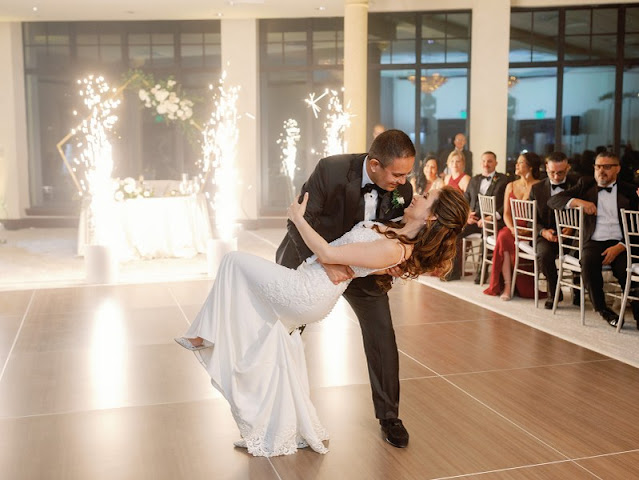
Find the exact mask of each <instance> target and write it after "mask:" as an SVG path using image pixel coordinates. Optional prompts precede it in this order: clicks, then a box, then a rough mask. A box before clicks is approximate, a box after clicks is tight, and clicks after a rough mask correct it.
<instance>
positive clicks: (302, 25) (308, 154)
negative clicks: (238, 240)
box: [259, 18, 344, 215]
mask: <svg viewBox="0 0 639 480" xmlns="http://www.w3.org/2000/svg"><path fill="white" fill-rule="evenodd" d="M259 38H260V98H261V105H260V106H261V122H260V123H261V135H260V137H261V148H260V152H261V170H262V175H261V179H262V180H261V182H262V183H261V192H262V196H261V214H262V215H275V214H276V215H280V214H282V213H283V212H284V211H285V209H286V207H287V206H288V205H289V204H290V202H291V200H292V195H293V192H295V191H299V189H300V187H301V186H302V184H303V183H304V181H305V180H306V178H307V177H308V176H309V174H310V173H311V172H312V170H313V169H314V168H315V165H316V164H317V161H318V160H319V159H320V158H322V157H323V156H324V150H325V147H326V137H327V134H326V129H325V125H324V124H325V122H326V115H327V112H329V105H328V101H329V99H330V98H338V99H339V100H340V101H341V99H342V98H343V97H342V92H341V89H342V86H343V83H344V80H343V64H344V21H343V19H342V18H312V19H310V18H308V19H290V20H260V22H259ZM325 92H327V93H326V95H324V93H325ZM333 92H334V93H333ZM311 95H314V98H315V99H316V100H317V102H316V104H317V106H318V107H319V110H314V109H313V108H311V107H310V106H309V104H308V103H307V102H306V100H310V98H311ZM322 95H324V96H323V97H322ZM320 97H322V98H320ZM314 112H315V113H317V116H316V115H315V113H314ZM289 120H294V121H295V122H296V124H297V128H298V129H299V140H298V141H297V142H296V147H297V154H296V156H295V159H294V161H295V165H294V168H290V169H289V168H288V167H287V166H286V163H285V158H284V154H283V150H282V148H283V146H284V143H283V142H285V140H286V136H287V133H286V128H285V123H286V122H287V121H289Z"/></svg>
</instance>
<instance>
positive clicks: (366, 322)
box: [344, 276, 399, 420]
mask: <svg viewBox="0 0 639 480" xmlns="http://www.w3.org/2000/svg"><path fill="white" fill-rule="evenodd" d="M372 277H374V276H372ZM372 277H368V278H361V279H354V280H353V281H352V282H351V284H350V285H349V287H348V288H347V289H346V292H344V297H345V298H346V300H347V301H348V303H349V304H350V306H351V307H352V308H353V310H354V311H355V314H356V315H357V319H358V320H359V324H360V327H361V329H362V339H363V341H364V352H365V353H366V361H367V363H368V375H369V377H370V382H371V389H372V394H373V405H374V407H375V416H376V417H377V418H378V419H380V420H381V419H387V418H397V417H398V411H399V354H398V352H397V342H396V340H395V331H394V330H393V321H392V319H391V312H390V305H389V302H388V294H386V293H381V292H378V293H377V294H376V295H371V293H367V292H366V291H364V290H363V289H362V288H360V285H359V284H360V282H364V284H366V283H368V282H370V281H371V280H373V279H374V278H372Z"/></svg>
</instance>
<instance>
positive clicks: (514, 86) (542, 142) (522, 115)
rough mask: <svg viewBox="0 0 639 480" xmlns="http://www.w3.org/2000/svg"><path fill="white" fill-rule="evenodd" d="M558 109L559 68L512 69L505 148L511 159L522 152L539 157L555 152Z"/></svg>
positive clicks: (509, 84)
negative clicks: (534, 153) (536, 153)
mask: <svg viewBox="0 0 639 480" xmlns="http://www.w3.org/2000/svg"><path fill="white" fill-rule="evenodd" d="M556 107H557V69H556V68H554V67H540V68H512V69H510V71H509V81H508V136H507V142H508V143H507V148H506V151H507V152H508V153H509V156H514V155H515V152H521V151H522V150H529V151H533V152H539V153H540V154H546V153H549V152H551V151H553V150H554V148H555V122H556V116H557V108H556ZM511 163H512V162H511Z"/></svg>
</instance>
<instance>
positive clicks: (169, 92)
mask: <svg viewBox="0 0 639 480" xmlns="http://www.w3.org/2000/svg"><path fill="white" fill-rule="evenodd" d="M125 80H126V81H127V83H128V87H129V88H133V89H137V91H138V98H139V99H140V101H141V102H142V104H143V105H144V106H145V107H146V108H149V109H152V110H153V113H154V114H155V115H160V116H162V117H163V118H164V120H165V121H166V122H171V121H180V122H182V125H183V126H191V125H193V124H194V122H193V119H192V117H193V105H194V102H193V101H192V100H190V99H188V98H187V97H186V95H185V94H184V92H183V91H182V88H181V86H180V85H179V84H178V83H177V82H176V81H175V80H174V79H173V77H168V78H167V79H166V80H161V81H156V80H155V79H154V78H153V75H151V74H146V73H144V72H142V71H141V70H131V71H129V72H128V73H127V75H126V77H125Z"/></svg>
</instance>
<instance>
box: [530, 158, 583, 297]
mask: <svg viewBox="0 0 639 480" xmlns="http://www.w3.org/2000/svg"><path fill="white" fill-rule="evenodd" d="M569 170H570V165H568V157H567V156H566V155H565V154H563V153H562V152H552V153H551V154H550V155H548V156H547V157H546V174H547V175H548V177H547V178H546V179H545V180H543V181H541V182H539V183H536V184H535V185H533V186H532V188H531V190H530V199H531V200H537V229H538V232H539V238H538V239H537V253H538V254H539V264H540V270H541V273H543V274H544V276H545V277H546V280H547V282H548V296H547V297H546V303H545V304H544V308H547V309H551V308H552V304H553V299H554V295H555V288H556V287H557V265H556V263H555V260H556V259H557V257H558V256H559V243H558V241H557V229H556V224H555V212H554V210H553V209H552V208H549V207H548V199H549V198H550V197H552V196H553V195H556V194H558V193H560V192H563V191H564V190H566V189H568V188H570V187H572V186H573V185H574V184H575V183H576V182H574V181H573V180H572V179H570V178H568V171H569ZM575 298H578V297H576V296H573V301H574V299H575ZM561 300H563V295H562V293H561V292H559V300H558V301H561Z"/></svg>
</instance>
